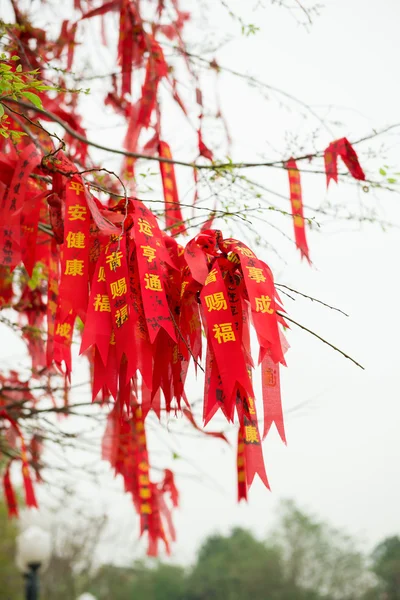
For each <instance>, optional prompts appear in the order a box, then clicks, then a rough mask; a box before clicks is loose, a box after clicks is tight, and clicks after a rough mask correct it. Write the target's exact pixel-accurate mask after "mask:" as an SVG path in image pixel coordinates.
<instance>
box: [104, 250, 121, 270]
mask: <svg viewBox="0 0 400 600" xmlns="http://www.w3.org/2000/svg"><path fill="white" fill-rule="evenodd" d="M121 258H122V252H111V254H108V255H107V256H106V263H107V264H108V265H110V269H111V271H115V269H116V268H117V267H120V266H121Z"/></svg>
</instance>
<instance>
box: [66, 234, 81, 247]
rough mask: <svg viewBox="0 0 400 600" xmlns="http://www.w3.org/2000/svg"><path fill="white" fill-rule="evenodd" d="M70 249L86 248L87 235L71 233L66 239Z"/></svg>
mask: <svg viewBox="0 0 400 600" xmlns="http://www.w3.org/2000/svg"><path fill="white" fill-rule="evenodd" d="M66 240H67V246H68V248H84V247H85V234H84V233H82V231H77V232H76V233H73V232H72V231H70V232H69V233H68V235H67V237H66Z"/></svg>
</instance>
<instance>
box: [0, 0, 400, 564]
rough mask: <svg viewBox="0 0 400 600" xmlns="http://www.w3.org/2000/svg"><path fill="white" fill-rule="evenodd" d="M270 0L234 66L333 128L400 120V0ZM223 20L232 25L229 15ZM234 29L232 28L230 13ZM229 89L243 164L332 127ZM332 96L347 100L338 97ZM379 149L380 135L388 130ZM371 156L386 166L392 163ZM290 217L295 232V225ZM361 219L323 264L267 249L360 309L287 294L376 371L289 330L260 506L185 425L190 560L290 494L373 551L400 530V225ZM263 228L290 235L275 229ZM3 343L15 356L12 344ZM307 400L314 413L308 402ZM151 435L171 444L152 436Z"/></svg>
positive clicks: (179, 518)
mask: <svg viewBox="0 0 400 600" xmlns="http://www.w3.org/2000/svg"><path fill="white" fill-rule="evenodd" d="M184 4H185V3H184V2H183V0H182V5H183V6H184ZM190 4H192V3H190ZM231 4H232V6H234V5H235V4H236V5H237V6H239V4H240V5H241V6H242V5H243V3H242V2H241V3H235V2H232V3H231ZM251 4H253V3H251ZM266 4H267V5H268V7H267V8H266V9H265V11H262V10H259V11H258V12H257V13H256V14H255V15H254V14H253V13H252V12H251V10H249V12H248V13H243V7H242V8H241V10H242V14H243V15H244V18H245V19H246V20H247V21H248V22H253V23H255V24H256V25H257V26H258V27H259V28H260V31H259V32H258V33H257V34H256V35H255V36H254V37H253V36H252V37H250V38H244V37H241V38H240V39H239V41H237V42H231V43H229V44H228V45H227V46H226V47H225V48H223V49H222V50H221V51H220V52H218V53H217V58H218V60H219V61H220V63H221V64H224V65H226V66H230V67H232V68H234V69H236V70H237V71H241V72H249V73H251V74H254V75H255V76H257V77H258V78H260V79H261V80H263V81H265V82H267V83H269V84H271V85H273V86H276V87H278V88H282V89H284V90H286V91H287V92H288V93H290V94H293V95H294V96H296V97H298V98H300V99H301V100H303V101H304V102H306V103H309V104H311V105H313V106H315V107H316V110H318V111H319V114H320V115H323V116H327V117H328V118H332V119H336V120H341V121H342V122H344V123H345V126H344V127H342V126H339V125H336V126H335V125H333V126H332V127H331V128H332V130H333V134H334V135H335V137H341V136H343V135H346V136H347V137H348V138H349V139H356V138H357V137H362V135H364V134H366V133H369V132H370V131H371V129H372V128H377V129H380V128H382V127H384V126H385V125H390V124H393V123H396V122H400V115H399V108H398V107H399V91H400V90H399V83H398V56H399V53H400V47H399V46H400V41H399V37H398V31H397V29H398V23H399V18H400V5H399V3H398V2H397V1H396V0H383V1H381V2H379V3H378V2H370V3H366V2H364V1H362V0H327V1H326V2H325V3H324V4H325V6H324V7H323V8H322V10H321V15H320V16H319V17H316V18H314V19H313V24H312V26H310V27H309V31H307V30H306V29H305V28H304V27H302V26H299V24H298V23H297V22H296V20H295V19H293V18H292V17H291V16H290V15H289V14H288V12H287V11H286V10H284V9H282V8H278V7H276V6H275V7H270V6H269V3H266ZM218 14H219V13H218ZM211 20H212V19H211ZM221 22H222V21H221V20H218V23H219V24H220V23H221ZM214 26H215V27H216V25H214ZM219 27H220V33H221V31H222V29H221V27H224V25H219ZM227 27H228V25H227ZM229 28H230V30H232V26H231V25H229ZM221 101H222V108H223V109H224V111H225V113H226V116H227V119H228V121H229V124H230V127H231V130H232V136H233V139H234V142H235V144H234V152H233V155H234V157H235V158H239V159H240V160H246V159H253V158H254V157H255V156H257V155H258V153H263V154H264V155H265V156H267V157H271V156H274V154H273V149H274V148H277V149H278V150H279V149H280V150H281V151H282V149H284V148H285V132H287V131H288V128H289V127H288V126H289V125H291V124H292V125H293V133H295V134H299V135H300V136H302V139H303V140H305V139H306V137H305V133H306V131H307V127H309V130H310V133H311V132H312V131H313V130H314V129H315V128H316V127H317V126H318V123H317V122H316V121H312V120H311V121H307V125H305V124H304V123H303V121H302V120H299V118H298V116H297V115H296V114H291V113H288V112H287V111H285V110H283V109H282V108H280V107H278V106H277V104H276V102H275V103H266V102H265V101H262V100H261V99H260V98H259V97H258V96H257V95H256V93H255V92H254V91H245V88H244V87H243V85H242V84H240V87H239V84H238V82H237V81H235V80H234V79H233V78H229V77H224V78H223V79H222V85H221ZM330 105H333V106H335V107H337V108H335V109H328V106H330ZM322 107H326V108H322ZM294 109H295V105H292V110H294ZM165 127H166V132H167V133H168V132H169V133H170V136H171V143H172V144H174V143H175V144H176V147H177V148H178V149H179V148H180V144H181V140H180V139H179V135H178V132H177V131H176V125H175V124H174V122H173V121H171V122H170V123H168V124H167V125H166V126H165ZM91 137H92V138H94V137H96V138H97V139H101V133H100V132H98V133H97V134H96V132H95V131H91ZM166 137H167V138H168V135H167V136H166ZM104 139H105V138H104V137H103V141H104ZM168 139H169V138H168ZM319 140H321V143H322V146H320V147H322V148H323V147H324V144H325V143H326V144H328V143H329V142H330V141H332V136H331V135H330V134H329V133H327V132H325V133H323V132H321V134H320V137H319ZM382 141H386V143H387V145H388V146H391V145H393V144H394V142H397V143H398V137H397V138H394V137H392V136H389V137H388V138H386V140H382ZM181 145H183V144H181ZM310 147H311V145H310ZM374 147H375V148H378V147H379V144H378V142H377V143H376V144H375V146H374ZM365 149H366V147H364V150H365ZM389 159H390V160H391V163H390V164H391V165H393V166H394V167H395V168H394V170H398V171H400V160H399V152H398V146H397V147H396V146H393V147H392V148H391V149H390V152H389ZM389 159H388V160H389ZM111 162H112V161H110V164H111ZM368 164H369V165H373V166H374V168H379V166H382V165H383V164H386V162H385V161H383V160H382V164H380V162H379V160H378V161H376V160H374V161H370V162H369V163H368ZM257 177H258V179H259V180H260V181H262V182H263V183H265V185H269V186H271V187H272V188H273V189H275V190H276V191H279V192H280V193H283V194H286V193H287V181H286V174H285V173H275V172H274V173H272V172H267V170H265V173H263V174H260V173H257ZM303 184H304V194H303V199H304V202H305V203H307V204H309V205H311V206H314V207H317V206H319V205H320V204H321V203H322V202H324V201H327V200H329V201H331V202H333V203H334V202H338V203H339V202H340V203H346V202H347V201H348V202H349V203H350V204H351V205H354V206H355V207H357V206H358V205H359V203H360V202H366V203H367V204H368V206H371V205H372V204H373V203H374V202H377V203H379V209H380V211H381V212H380V215H381V217H382V218H383V219H385V220H387V221H392V222H394V223H397V224H400V210H399V208H398V203H399V197H398V195H395V194H391V195H390V194H386V195H385V194H382V195H380V196H379V198H378V199H376V197H375V196H373V195H372V194H370V195H367V194H363V193H362V192H361V193H360V192H359V191H358V190H357V189H356V188H355V187H354V186H353V187H352V186H346V185H344V184H343V185H340V187H338V188H337V189H332V191H330V192H329V196H326V192H325V182H324V178H323V176H309V177H308V178H304V180H303ZM282 222H283V221H282ZM285 227H286V231H287V233H288V234H290V235H291V234H292V231H291V228H290V223H288V224H286V225H285ZM349 229H350V228H349V227H348V226H346V227H345V226H342V225H340V224H336V225H331V226H329V227H328V228H327V229H326V230H322V231H311V232H310V233H309V235H308V242H309V248H310V253H311V257H312V260H313V262H314V266H313V267H312V268H310V267H309V266H308V265H307V264H305V263H301V262H300V258H299V256H298V255H297V253H296V252H295V251H294V250H293V249H291V248H290V246H284V248H287V249H288V250H287V251H286V250H284V251H282V252H284V259H285V260H286V261H287V265H285V263H284V262H282V261H280V260H277V259H276V257H275V256H274V255H273V254H271V255H268V252H267V251H265V250H263V251H262V252H261V253H260V257H261V258H263V259H264V260H265V261H266V262H268V263H269V264H270V265H271V267H272V268H274V269H275V272H276V278H277V279H278V280H279V281H280V282H282V283H286V284H287V285H290V286H292V287H294V288H296V289H298V290H301V291H303V292H305V293H307V294H310V295H311V296H315V297H317V298H320V299H322V300H325V301H326V302H328V303H330V304H333V305H335V306H339V307H340V308H342V309H343V310H345V311H346V312H347V313H349V314H350V317H349V318H346V317H344V316H342V315H340V314H338V313H335V312H333V311H330V310H328V309H325V308H322V307H320V306H318V305H316V304H315V303H314V304H313V303H309V302H308V301H306V300H300V299H299V300H297V301H296V302H295V303H294V302H292V301H291V300H289V299H288V300H285V306H286V309H287V310H288V311H289V313H290V314H291V315H292V316H293V318H294V319H295V320H298V321H301V322H302V323H304V325H306V326H308V327H310V328H311V329H313V330H315V331H316V332H317V333H319V334H320V335H322V336H323V337H326V338H327V339H329V340H330V341H332V343H334V344H335V345H337V346H339V347H341V348H343V349H344V350H345V351H346V352H347V353H348V354H351V355H352V356H354V357H355V358H356V359H357V360H358V361H359V362H360V363H362V364H363V365H364V366H365V371H361V370H360V369H358V368H357V367H356V366H354V365H353V364H352V363H350V362H349V361H348V360H346V359H344V358H343V357H342V356H340V355H339V354H337V353H335V352H334V351H332V350H331V349H329V348H327V347H326V346H323V345H322V344H321V343H320V342H318V340H315V339H313V338H311V337H310V336H309V335H308V334H306V333H304V332H301V331H298V330H295V329H293V331H291V332H290V333H289V335H288V339H289V342H290V345H291V349H290V351H289V353H288V355H287V360H288V368H287V369H284V370H283V375H282V380H283V381H282V396H283V403H284V407H285V409H286V410H287V413H288V414H287V420H286V429H287V439H288V446H287V447H285V446H283V444H282V443H281V442H280V440H279V438H278V435H277V433H276V431H275V430H273V431H271V433H270V435H269V436H268V438H267V441H266V442H265V443H264V451H265V459H266V466H267V473H268V477H269V480H270V484H271V488H272V492H268V491H267V490H266V489H265V488H263V486H262V485H261V483H260V482H259V481H256V482H255V483H254V485H253V487H252V489H251V492H250V499H249V502H248V504H247V505H244V504H242V505H240V506H238V505H237V504H236V483H235V478H236V473H235V453H234V451H232V450H231V449H229V448H224V447H223V446H222V445H221V443H219V442H217V441H214V440H206V439H200V440H198V439H197V438H192V437H184V438H182V439H180V438H179V437H178V436H173V437H172V439H171V440H170V443H171V444H172V445H173V447H174V448H175V450H177V451H178V452H182V455H183V454H184V455H185V456H186V457H188V458H189V459H190V460H191V461H192V463H193V464H195V465H197V466H198V470H193V473H196V472H197V473H198V472H199V471H200V470H201V473H203V474H204V475H202V476H201V480H200V476H199V480H198V481H196V478H197V476H196V477H195V478H194V479H189V478H181V479H180V480H179V482H178V483H179V487H180V490H181V508H180V509H179V511H177V513H176V515H175V522H176V525H177V533H178V541H177V543H176V545H175V550H174V559H176V560H177V561H188V560H190V559H191V558H192V557H193V554H194V552H195V550H196V549H197V547H198V545H199V544H200V543H201V541H202V540H204V538H205V537H206V536H207V535H208V534H210V533H212V532H216V531H220V532H227V531H229V529H230V528H231V527H232V526H234V525H241V526H245V527H249V528H250V529H251V530H252V531H253V532H255V533H256V534H257V535H259V536H262V535H264V533H265V532H266V531H267V530H268V528H269V527H270V526H271V524H272V523H273V521H274V519H275V512H274V511H275V509H276V508H277V507H278V506H279V502H280V500H281V499H282V498H288V497H289V498H293V499H294V500H295V501H296V502H297V503H298V504H299V506H300V507H302V508H305V509H307V510H310V511H311V512H312V513H314V514H315V515H316V516H318V517H319V518H321V519H326V520H329V521H330V522H331V523H332V524H333V525H335V526H338V527H343V528H345V529H346V530H347V531H348V532H349V533H351V534H355V535H357V536H359V537H360V538H361V539H362V540H363V541H364V542H365V547H366V548H368V549H369V548H370V547H371V546H372V545H373V544H374V543H376V542H378V541H379V540H380V539H381V538H382V537H384V536H386V535H390V534H396V533H399V531H400V518H399V510H398V507H399V503H400V486H399V483H398V464H399V458H400V449H399V442H398V427H399V419H400V385H399V367H398V364H399V350H398V340H399V337H400V317H399V310H398V304H399V291H400V285H399V273H398V268H397V262H398V256H399V254H400V235H399V230H398V229H391V230H388V231H387V232H382V231H381V230H380V228H379V227H377V226H376V227H374V226H368V225H364V226H363V227H360V226H357V225H356V226H354V227H353V231H349ZM260 233H261V234H262V235H263V236H271V240H274V243H275V242H276V243H281V238H279V236H278V237H277V236H276V235H275V236H274V235H273V234H272V232H271V230H270V229H269V228H268V227H267V226H266V227H265V230H261V229H260ZM16 352H17V349H16ZM2 353H3V354H4V356H5V354H6V352H5V350H4V348H3V349H2ZM199 387H201V386H199ZM199 387H195V386H192V388H191V389H190V393H189V396H190V397H191V398H192V399H193V400H195V399H197V398H198V397H199V396H200V394H201V389H199ZM299 405H303V407H302V409H297V410H294V408H295V407H297V406H299ZM218 423H221V420H219V421H218ZM175 428H176V427H175ZM211 429H212V426H211ZM153 444H155V446H157V444H156V443H155V442H154V440H153ZM177 462H179V461H177ZM178 467H179V465H178ZM182 470H184V468H183V469H182ZM213 482H214V483H213ZM104 498H106V501H107V502H108V506H109V510H110V513H111V514H112V515H113V516H114V517H115V519H116V520H118V519H121V515H124V519H125V520H126V522H127V523H129V524H133V527H135V526H136V521H135V518H134V516H133V511H132V508H131V506H130V502H129V499H127V498H122V497H121V495H120V494H119V495H116V494H112V496H110V497H109V498H108V496H107V494H104ZM110 555H112V553H111V552H110Z"/></svg>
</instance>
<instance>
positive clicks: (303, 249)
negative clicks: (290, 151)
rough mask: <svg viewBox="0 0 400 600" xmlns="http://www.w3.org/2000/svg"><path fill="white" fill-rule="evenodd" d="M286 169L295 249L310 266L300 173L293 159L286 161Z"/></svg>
mask: <svg viewBox="0 0 400 600" xmlns="http://www.w3.org/2000/svg"><path fill="white" fill-rule="evenodd" d="M286 168H287V170H288V174H289V187H290V203H291V205H292V215H293V227H294V239H295V241H296V246H297V248H298V249H299V250H300V254H301V258H303V257H305V258H306V259H307V260H308V262H309V263H310V264H311V261H310V255H309V252H308V245H307V240H306V229H305V222H304V213H303V200H302V194H301V181H300V172H299V170H298V168H297V165H296V161H295V160H294V159H293V158H291V159H290V160H288V162H287V163H286Z"/></svg>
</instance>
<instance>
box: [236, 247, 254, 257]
mask: <svg viewBox="0 0 400 600" xmlns="http://www.w3.org/2000/svg"><path fill="white" fill-rule="evenodd" d="M238 250H239V252H240V254H243V256H247V258H254V257H255V254H254V252H252V251H251V250H250V248H242V247H239V248H238Z"/></svg>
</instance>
